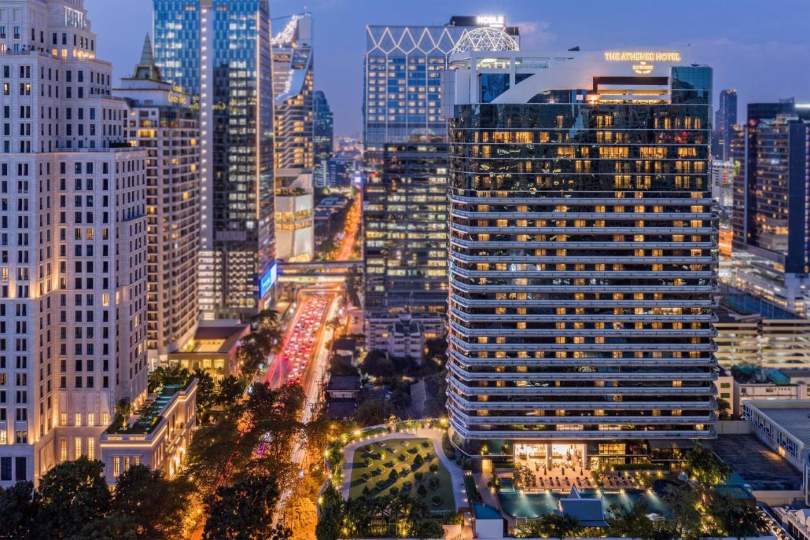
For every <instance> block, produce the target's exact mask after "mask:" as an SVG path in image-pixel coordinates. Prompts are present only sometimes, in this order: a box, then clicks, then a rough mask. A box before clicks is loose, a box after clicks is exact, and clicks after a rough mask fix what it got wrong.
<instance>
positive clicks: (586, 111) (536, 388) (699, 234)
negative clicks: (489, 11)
mask: <svg viewBox="0 0 810 540" xmlns="http://www.w3.org/2000/svg"><path fill="white" fill-rule="evenodd" d="M682 64H686V65H682ZM452 67H453V68H454V69H455V94H456V101H455V103H456V105H455V118H454V119H453V120H451V128H450V144H451V150H450V170H449V175H450V179H449V181H450V189H449V192H450V201H449V216H450V242H449V246H450V248H449V249H450V267H449V275H450V300H449V308H448V309H449V312H448V317H449V327H450V328H449V361H448V371H449V378H448V390H447V394H448V412H449V418H450V425H451V427H452V440H453V441H454V442H455V444H456V445H458V447H459V448H461V449H462V451H464V452H466V453H468V454H469V455H471V456H473V457H479V458H480V457H491V458H495V459H498V458H502V457H512V456H514V457H515V459H517V458H518V457H519V456H522V457H523V458H526V457H527V456H530V457H532V459H533V457H535V456H541V458H540V459H541V460H542V462H543V463H544V464H546V465H550V466H560V465H563V466H570V465H566V464H570V462H572V461H573V462H574V463H575V464H576V465H579V463H580V462H581V463H582V464H583V465H585V466H588V467H591V466H599V465H604V464H606V463H625V462H628V460H630V459H632V456H649V457H650V458H651V459H658V458H659V457H664V455H665V453H666V450H663V449H665V448H671V447H673V446H678V444H677V443H676V444H671V443H670V442H669V441H672V440H692V439H703V438H711V437H713V436H714V434H715V430H714V424H715V420H716V414H715V409H716V405H715V399H714V392H715V390H714V387H713V381H714V378H715V374H714V369H715V365H716V362H715V359H714V345H713V342H712V338H713V329H712V322H713V320H714V318H715V315H714V311H715V307H716V306H715V299H714V297H715V294H716V293H717V255H716V250H717V216H716V214H715V213H714V212H713V201H712V197H711V185H710V171H709V157H710V156H709V150H710V149H709V140H710V128H711V122H710V114H711V96H712V70H711V68H709V67H704V66H695V65H689V64H688V63H686V62H683V60H682V58H681V54H680V53H678V52H674V51H652V52H650V51H638V52H637V51H605V52H600V53H596V52H579V51H568V52H563V53H559V54H550V55H532V54H530V53H527V52H525V51H521V52H519V53H518V52H500V53H492V52H477V51H475V50H471V51H469V52H468V53H467V54H466V55H459V56H454V62H453V66H452ZM671 457H672V456H670V458H671ZM580 460H581V461H580ZM576 465H575V466H576Z"/></svg>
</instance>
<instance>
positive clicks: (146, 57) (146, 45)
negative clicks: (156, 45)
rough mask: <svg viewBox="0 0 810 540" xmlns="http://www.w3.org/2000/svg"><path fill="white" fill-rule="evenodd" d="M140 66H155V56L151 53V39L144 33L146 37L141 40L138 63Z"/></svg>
mask: <svg viewBox="0 0 810 540" xmlns="http://www.w3.org/2000/svg"><path fill="white" fill-rule="evenodd" d="M139 64H140V65H141V66H150V67H152V66H154V65H155V54H154V53H153V52H152V38H151V37H149V32H147V33H146V37H145V38H143V51H142V52H141V61H140V63H139Z"/></svg>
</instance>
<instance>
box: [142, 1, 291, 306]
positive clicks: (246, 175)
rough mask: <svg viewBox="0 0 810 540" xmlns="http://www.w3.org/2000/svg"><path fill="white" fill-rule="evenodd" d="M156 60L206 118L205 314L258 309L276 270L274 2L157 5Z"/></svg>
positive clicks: (201, 287)
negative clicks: (271, 15)
mask: <svg viewBox="0 0 810 540" xmlns="http://www.w3.org/2000/svg"><path fill="white" fill-rule="evenodd" d="M153 6H154V19H153V20H154V32H153V35H154V39H155V42H154V46H155V61H156V63H157V65H158V67H159V68H160V70H161V73H162V75H163V78H164V79H165V80H166V81H167V82H169V83H171V84H173V85H178V86H180V87H181V88H182V89H183V90H184V91H185V92H186V93H188V94H190V95H191V96H192V97H193V101H194V103H195V105H196V106H197V107H198V108H199V116H200V143H201V144H200V147H201V149H200V153H201V154H200V155H201V160H200V174H201V176H202V187H201V188H200V208H201V213H202V225H201V234H200V264H199V274H198V284H199V298H200V310H201V313H202V316H203V317H204V318H206V319H212V318H221V317H229V316H240V315H244V314H250V313H254V312H256V311H257V310H258V309H261V308H263V307H265V306H267V305H268V303H269V302H270V301H271V299H272V294H273V289H274V281H273V280H274V276H275V275H277V272H276V267H275V226H274V213H275V210H274V206H273V203H274V187H275V186H274V181H273V101H272V100H273V93H272V91H271V89H272V88H273V81H272V69H273V67H272V58H271V56H270V50H271V47H270V8H269V6H268V2H267V0H153Z"/></svg>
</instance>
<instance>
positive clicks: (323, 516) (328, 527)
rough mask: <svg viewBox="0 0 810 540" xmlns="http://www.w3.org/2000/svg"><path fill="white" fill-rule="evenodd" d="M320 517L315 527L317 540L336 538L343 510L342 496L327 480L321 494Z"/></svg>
mask: <svg viewBox="0 0 810 540" xmlns="http://www.w3.org/2000/svg"><path fill="white" fill-rule="evenodd" d="M321 497H322V499H321V508H320V519H318V526H317V527H316V528H315V537H316V538H317V540H337V539H338V538H340V525H341V522H342V521H343V515H344V512H345V508H344V504H343V498H342V497H341V496H340V494H339V493H338V492H337V490H336V489H335V486H334V485H332V482H329V483H328V484H327V485H326V489H324V491H323V494H322V495H321Z"/></svg>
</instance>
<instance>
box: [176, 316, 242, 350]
mask: <svg viewBox="0 0 810 540" xmlns="http://www.w3.org/2000/svg"><path fill="white" fill-rule="evenodd" d="M249 328H250V326H249V325H246V324H241V323H234V322H232V321H213V322H211V323H203V324H200V326H199V327H197V331H196V332H195V333H194V338H193V339H191V340H189V342H188V343H187V344H186V346H185V347H184V348H183V349H182V350H180V351H178V353H172V354H188V353H208V354H210V353H227V352H228V351H230V350H231V348H232V347H233V346H234V345H235V344H236V342H237V341H239V340H240V339H241V338H242V336H244V335H245V334H247V333H248V332H249Z"/></svg>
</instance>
